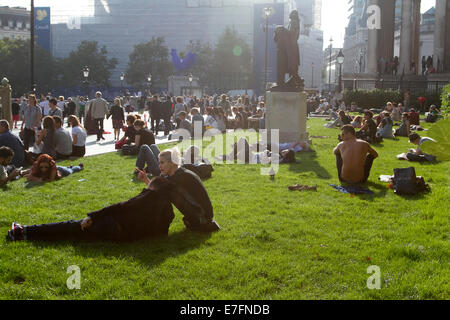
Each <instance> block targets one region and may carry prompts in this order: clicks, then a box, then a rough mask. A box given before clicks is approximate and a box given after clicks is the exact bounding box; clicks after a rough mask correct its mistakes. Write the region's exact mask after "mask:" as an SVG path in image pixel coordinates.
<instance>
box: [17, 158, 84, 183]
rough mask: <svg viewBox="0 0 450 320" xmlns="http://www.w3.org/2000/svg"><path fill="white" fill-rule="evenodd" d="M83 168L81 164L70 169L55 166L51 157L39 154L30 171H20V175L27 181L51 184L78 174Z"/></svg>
mask: <svg viewBox="0 0 450 320" xmlns="http://www.w3.org/2000/svg"><path fill="white" fill-rule="evenodd" d="M83 168H84V166H83V164H82V163H80V164H79V165H78V166H70V167H62V166H57V165H56V163H55V161H54V160H53V158H52V157H50V156H49V155H48V154H41V155H40V156H39V157H38V158H37V160H36V161H35V162H34V163H33V166H32V167H31V169H28V170H24V171H22V175H23V176H24V177H25V178H26V179H27V180H28V181H35V182H52V181H54V180H57V179H61V178H62V177H66V176H68V175H70V174H72V173H74V172H79V171H81V170H83Z"/></svg>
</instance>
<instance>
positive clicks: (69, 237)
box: [25, 216, 121, 241]
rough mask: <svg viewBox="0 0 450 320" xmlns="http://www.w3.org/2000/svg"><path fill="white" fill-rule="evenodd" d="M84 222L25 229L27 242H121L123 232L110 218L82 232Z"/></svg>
mask: <svg viewBox="0 0 450 320" xmlns="http://www.w3.org/2000/svg"><path fill="white" fill-rule="evenodd" d="M82 221H83V220H69V221H64V222H59V223H49V224H41V225H34V226H26V227H25V240H30V241H120V239H121V232H120V230H119V227H118V225H117V223H116V222H115V220H114V219H113V218H112V217H110V216H105V217H102V218H100V219H97V220H96V221H95V223H93V224H92V226H91V227H89V228H87V229H86V230H85V231H83V230H81V222H82Z"/></svg>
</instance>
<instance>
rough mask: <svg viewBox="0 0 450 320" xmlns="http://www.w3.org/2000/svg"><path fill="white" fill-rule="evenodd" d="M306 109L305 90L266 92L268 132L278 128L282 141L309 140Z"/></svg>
mask: <svg viewBox="0 0 450 320" xmlns="http://www.w3.org/2000/svg"><path fill="white" fill-rule="evenodd" d="M306 110H307V109H306V93H305V92H266V129H267V131H268V134H270V130H272V129H278V130H279V137H280V143H286V142H307V141H308V133H307V132H306V117H307V111H306ZM269 141H270V140H269Z"/></svg>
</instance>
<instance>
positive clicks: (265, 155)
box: [215, 138, 308, 164]
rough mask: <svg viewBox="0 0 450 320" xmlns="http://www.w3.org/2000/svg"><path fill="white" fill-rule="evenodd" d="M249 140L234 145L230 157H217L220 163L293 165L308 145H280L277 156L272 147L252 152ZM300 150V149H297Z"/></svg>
mask: <svg viewBox="0 0 450 320" xmlns="http://www.w3.org/2000/svg"><path fill="white" fill-rule="evenodd" d="M252 147H253V148H256V149H259V148H260V145H259V144H256V145H253V146H252ZM252 147H250V145H249V143H248V140H247V139H246V138H240V139H239V141H238V142H236V143H234V145H233V151H232V152H231V153H230V154H228V155H223V156H222V157H215V159H216V160H219V161H234V160H240V161H241V162H244V163H251V164H257V163H258V164H259V163H265V164H268V163H272V162H273V163H275V162H276V163H280V164H285V163H293V162H295V152H296V150H298V151H301V150H305V149H306V148H307V147H308V145H307V144H306V143H301V142H298V143H284V144H280V145H279V148H278V149H279V150H280V152H279V153H278V154H275V153H273V152H271V150H272V148H271V146H269V145H268V146H266V147H267V148H268V149H267V150H264V151H262V152H252V151H251V149H252ZM297 148H298V149H297Z"/></svg>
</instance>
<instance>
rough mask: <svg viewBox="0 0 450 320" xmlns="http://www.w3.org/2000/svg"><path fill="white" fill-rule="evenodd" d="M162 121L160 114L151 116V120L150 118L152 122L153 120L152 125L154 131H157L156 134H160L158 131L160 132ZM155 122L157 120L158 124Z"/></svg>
mask: <svg viewBox="0 0 450 320" xmlns="http://www.w3.org/2000/svg"><path fill="white" fill-rule="evenodd" d="M160 121H161V119H160V117H159V116H154V117H153V116H152V117H151V120H150V122H151V126H152V131H153V132H154V133H155V135H158V132H159V122H160ZM155 122H156V126H155ZM155 129H156V131H155Z"/></svg>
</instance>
